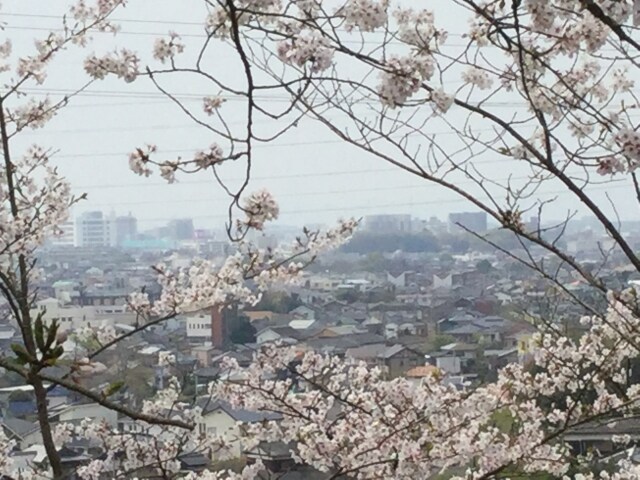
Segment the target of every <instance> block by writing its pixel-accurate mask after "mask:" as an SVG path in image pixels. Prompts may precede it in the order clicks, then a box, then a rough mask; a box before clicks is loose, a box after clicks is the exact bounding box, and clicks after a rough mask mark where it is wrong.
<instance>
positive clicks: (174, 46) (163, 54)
mask: <svg viewBox="0 0 640 480" xmlns="http://www.w3.org/2000/svg"><path fill="white" fill-rule="evenodd" d="M182 52H184V44H183V43H181V42H180V35H178V34H177V33H175V32H169V39H168V40H167V39H165V38H158V39H157V40H156V43H155V45H154V46H153V56H154V58H155V59H157V60H160V62H161V63H165V62H167V60H173V59H174V58H175V57H176V55H178V54H180V53H182Z"/></svg>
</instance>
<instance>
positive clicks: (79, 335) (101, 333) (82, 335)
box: [74, 324, 117, 345]
mask: <svg viewBox="0 0 640 480" xmlns="http://www.w3.org/2000/svg"><path fill="white" fill-rule="evenodd" d="M116 337H117V334H116V330H115V328H113V326H112V325H108V324H105V325H100V326H94V327H89V326H86V325H85V326H82V327H80V328H78V329H77V330H75V332H74V338H75V340H76V341H77V342H79V343H81V344H90V343H92V342H96V341H97V342H98V344H100V345H106V344H107V343H109V342H111V341H113V340H115V338H116Z"/></svg>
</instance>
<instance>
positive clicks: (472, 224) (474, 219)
mask: <svg viewBox="0 0 640 480" xmlns="http://www.w3.org/2000/svg"><path fill="white" fill-rule="evenodd" d="M449 225H450V226H451V228H452V229H453V230H455V229H456V228H459V226H462V227H464V228H466V229H468V230H471V231H472V232H486V231H487V214H486V212H459V213H450V214H449Z"/></svg>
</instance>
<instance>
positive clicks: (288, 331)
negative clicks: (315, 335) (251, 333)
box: [256, 325, 303, 345]
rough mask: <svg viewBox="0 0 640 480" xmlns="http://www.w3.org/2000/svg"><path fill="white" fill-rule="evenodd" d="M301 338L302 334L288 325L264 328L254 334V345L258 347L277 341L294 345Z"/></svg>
mask: <svg viewBox="0 0 640 480" xmlns="http://www.w3.org/2000/svg"><path fill="white" fill-rule="evenodd" d="M302 337H303V334H302V333H301V330H296V329H295V328H291V327H290V326H288V325H286V326H281V327H265V328H263V329H262V330H260V331H259V332H258V333H256V343H257V344H258V345H262V344H264V343H271V342H277V341H286V342H290V343H291V342H293V343H295V342H296V341H297V340H299V339H300V338H302Z"/></svg>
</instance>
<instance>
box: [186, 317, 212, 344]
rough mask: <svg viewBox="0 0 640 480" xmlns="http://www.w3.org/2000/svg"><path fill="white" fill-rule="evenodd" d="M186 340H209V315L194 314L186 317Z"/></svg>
mask: <svg viewBox="0 0 640 480" xmlns="http://www.w3.org/2000/svg"><path fill="white" fill-rule="evenodd" d="M187 339H188V340H189V341H194V342H197V341H206V340H209V341H210V340H211V315H210V314H208V313H204V312H201V313H196V314H193V315H190V316H188V317H187Z"/></svg>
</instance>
